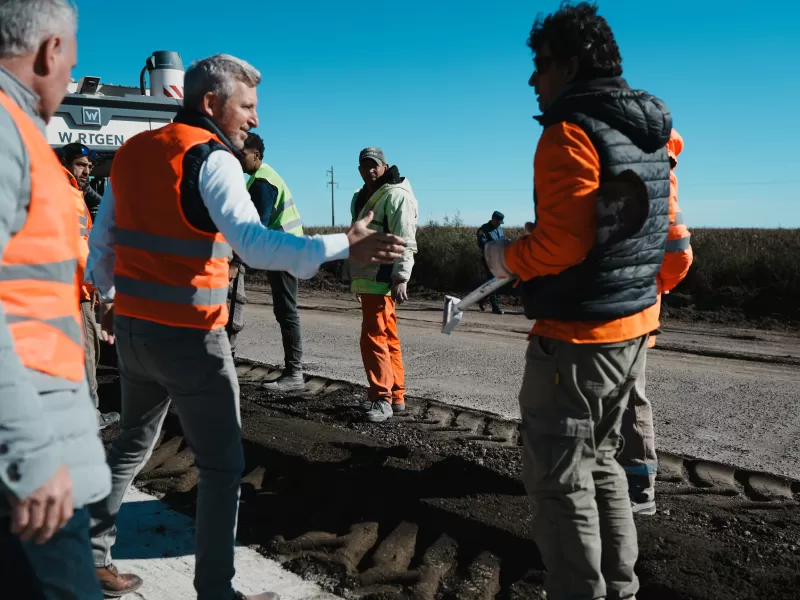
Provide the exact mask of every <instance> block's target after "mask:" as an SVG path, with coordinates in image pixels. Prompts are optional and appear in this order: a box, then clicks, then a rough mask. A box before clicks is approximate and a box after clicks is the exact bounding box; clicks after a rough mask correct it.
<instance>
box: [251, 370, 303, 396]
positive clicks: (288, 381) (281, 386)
mask: <svg viewBox="0 0 800 600" xmlns="http://www.w3.org/2000/svg"><path fill="white" fill-rule="evenodd" d="M261 387H262V388H263V389H265V390H268V391H270V392H299V391H301V390H304V389H306V382H305V379H303V373H302V372H301V373H291V374H286V373H284V374H283V375H281V376H280V377H278V379H276V380H275V381H268V382H266V383H262V384H261Z"/></svg>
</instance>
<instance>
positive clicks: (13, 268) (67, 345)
mask: <svg viewBox="0 0 800 600" xmlns="http://www.w3.org/2000/svg"><path fill="white" fill-rule="evenodd" d="M0 106H3V108H5V109H6V110H7V111H8V113H9V115H11V118H12V119H13V120H14V123H15V124H16V126H17V130H18V131H19V134H20V137H21V138H22V143H23V144H24V145H25V148H26V150H27V152H28V156H29V159H30V178H31V196H30V204H29V206H28V216H27V218H26V219H25V224H24V225H23V226H22V228H21V229H20V230H19V231H18V232H17V233H15V234H13V235H12V237H11V239H10V241H9V242H8V245H7V246H6V249H5V252H4V253H3V257H2V261H0V303H2V304H3V309H4V310H5V313H6V323H8V327H9V330H10V331H11V336H12V338H13V339H14V350H15V352H16V353H17V355H18V356H19V358H20V360H21V361H22V364H23V365H25V366H26V367H27V368H29V369H33V370H35V371H40V372H42V373H45V374H47V375H53V376H55V377H62V378H64V379H67V380H69V381H81V380H83V379H84V377H85V376H86V373H85V371H84V359H83V333H82V330H81V320H80V317H79V308H78V303H77V302H75V297H76V296H77V295H78V284H77V277H76V275H75V273H76V269H77V260H78V226H77V223H76V222H75V212H74V211H75V207H74V205H73V204H72V196H71V192H70V189H69V185H68V184H67V182H66V181H64V175H63V173H62V172H61V164H60V163H59V162H58V159H57V158H56V155H55V153H54V152H53V150H52V149H51V148H50V146H49V145H48V144H47V140H46V139H45V138H44V136H43V135H42V133H41V131H40V130H39V128H38V127H37V126H36V124H35V123H34V122H33V120H31V118H30V117H29V116H28V115H27V114H25V111H23V110H22V109H21V108H20V107H19V106H17V104H16V103H15V102H14V101H12V100H11V99H10V98H9V97H8V96H7V95H6V94H5V93H3V92H2V91H0Z"/></svg>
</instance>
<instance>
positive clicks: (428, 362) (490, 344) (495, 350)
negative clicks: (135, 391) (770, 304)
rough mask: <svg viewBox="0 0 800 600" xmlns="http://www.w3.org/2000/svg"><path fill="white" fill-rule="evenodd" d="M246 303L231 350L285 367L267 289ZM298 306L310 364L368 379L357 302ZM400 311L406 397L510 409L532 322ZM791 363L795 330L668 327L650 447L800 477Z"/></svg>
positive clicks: (654, 378)
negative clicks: (451, 323) (453, 319)
mask: <svg viewBox="0 0 800 600" xmlns="http://www.w3.org/2000/svg"><path fill="white" fill-rule="evenodd" d="M248 301H249V302H250V304H248V306H247V310H246V325H245V330H244V331H243V332H242V333H241V334H240V336H239V342H238V349H237V354H238V355H240V356H242V357H245V358H249V359H252V360H257V361H263V362H266V363H270V364H280V363H282V361H283V350H282V346H281V341H280V340H281V338H280V331H279V329H278V326H277V323H276V322H275V319H274V317H273V315H272V306H271V304H270V303H271V300H270V297H269V294H268V293H263V292H252V291H248ZM300 304H301V323H302V327H303V343H304V351H305V356H304V363H305V364H306V370H307V372H308V373H310V374H314V375H320V376H323V377H330V378H335V379H342V380H347V381H351V382H355V383H359V384H365V383H366V377H365V375H364V371H363V367H362V363H361V356H360V353H359V334H360V319H361V314H360V308H359V305H358V303H357V302H356V301H355V299H351V298H339V299H335V298H321V297H319V296H314V297H308V298H302V299H301V302H300ZM398 317H399V322H400V323H399V330H400V337H401V340H402V343H403V350H404V363H405V367H406V385H407V386H408V389H409V395H411V396H419V397H425V398H432V399H436V400H440V401H444V402H448V403H451V404H453V405H458V406H464V407H469V408H475V409H480V410H484V411H490V412H493V413H496V414H499V415H501V416H504V417H507V418H517V417H518V416H519V415H518V410H517V393H518V391H519V386H520V382H521V378H522V369H523V363H524V352H525V346H526V339H525V334H526V333H527V331H528V330H529V328H530V322H529V321H528V320H527V319H525V317H524V316H523V315H521V314H506V315H503V316H499V315H491V314H483V313H479V312H477V311H469V312H468V313H467V314H466V315H465V316H464V319H463V321H462V323H461V325H459V327H458V328H457V329H456V331H455V332H454V333H453V334H452V335H451V336H446V335H444V334H442V333H441V332H440V328H441V309H440V308H439V307H437V306H436V305H433V304H424V303H411V304H409V305H407V306H406V307H404V308H402V309H401V310H400V311H399V313H398ZM720 356H726V357H727V358H720ZM737 357H738V358H737ZM798 365H800V338H798V337H797V336H789V335H780V334H774V333H765V332H761V331H752V330H736V329H724V328H708V327H706V328H699V327H696V326H692V325H686V324H681V325H679V326H676V327H666V331H665V334H664V335H662V336H660V337H659V345H658V346H656V348H655V349H654V350H651V351H650V352H649V354H648V370H647V375H648V383H647V385H648V395H649V397H650V399H651V401H652V402H653V405H654V413H655V426H656V435H657V445H658V447H660V448H662V449H664V450H668V451H671V452H676V453H680V454H684V455H687V456H691V457H695V458H705V459H709V460H715V461H720V462H724V463H728V464H732V465H735V466H737V467H740V468H745V469H754V470H760V471H767V472H771V473H775V474H782V475H787V476H790V477H793V478H797V479H800V440H799V439H798V438H799V437H800V436H799V434H800V385H798V384H800V366H798Z"/></svg>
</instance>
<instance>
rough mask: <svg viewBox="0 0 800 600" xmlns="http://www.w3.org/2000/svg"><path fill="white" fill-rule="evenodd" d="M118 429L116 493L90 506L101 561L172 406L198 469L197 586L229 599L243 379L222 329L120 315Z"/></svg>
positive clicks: (107, 560)
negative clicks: (124, 502)
mask: <svg viewBox="0 0 800 600" xmlns="http://www.w3.org/2000/svg"><path fill="white" fill-rule="evenodd" d="M114 329H115V334H116V346H117V357H118V363H119V372H120V384H121V388H122V414H121V419H120V424H121V429H122V431H121V433H120V435H119V437H118V438H117V439H116V440H115V441H114V443H113V444H112V446H111V449H110V451H109V453H108V463H109V466H110V467H111V484H112V489H111V494H110V495H109V496H108V497H107V498H106V499H105V500H103V501H101V502H98V503H96V504H94V505H92V507H91V516H92V524H91V534H92V549H93V553H94V561H95V565H96V566H98V567H102V566H108V565H109V564H111V547H112V546H113V545H114V542H115V540H116V526H115V523H116V518H117V514H118V513H119V509H120V504H121V503H122V499H123V496H124V495H125V492H126V490H127V489H128V487H129V486H130V484H131V482H132V481H133V478H134V477H135V476H136V474H137V473H138V472H139V471H140V470H141V468H142V467H143V466H144V464H145V463H146V462H147V460H148V458H149V457H150V454H151V453H152V451H153V446H154V445H155V441H156V439H157V436H158V432H159V431H160V429H161V425H162V423H163V422H164V417H165V416H166V414H167V409H168V408H169V405H170V400H171V401H173V402H175V407H176V408H177V411H178V417H179V419H180V422H181V426H182V428H183V433H184V436H185V439H186V442H187V443H188V445H189V447H190V448H191V449H192V451H193V452H194V455H195V463H196V465H197V468H198V471H199V476H200V479H199V484H198V486H197V512H196V532H195V544H196V566H195V579H194V586H195V589H196V590H197V597H198V599H199V600H231V599H232V598H233V596H234V591H233V587H232V586H231V580H232V579H233V575H234V566H233V545H234V538H235V532H236V518H237V511H238V508H239V485H240V482H241V477H242V471H243V470H244V452H243V450H242V433H241V419H240V416H239V382H238V380H237V378H236V369H235V367H234V364H233V357H232V356H231V348H230V344H229V343H228V338H227V335H226V333H225V330H224V329H218V330H215V331H202V330H199V329H189V328H181V327H170V326H167V325H160V324H158V323H152V322H149V321H144V320H139V319H131V318H128V317H122V316H117V317H116V319H115V320H114Z"/></svg>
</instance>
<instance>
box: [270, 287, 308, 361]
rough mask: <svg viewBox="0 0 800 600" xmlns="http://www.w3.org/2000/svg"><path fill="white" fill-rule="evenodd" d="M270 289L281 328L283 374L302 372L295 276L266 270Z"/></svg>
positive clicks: (301, 342)
mask: <svg viewBox="0 0 800 600" xmlns="http://www.w3.org/2000/svg"><path fill="white" fill-rule="evenodd" d="M267 280H268V281H269V287H270V289H271V290H272V312H273V313H274V314H275V320H276V321H277V322H278V325H279V326H280V328H281V339H282V340H283V363H284V366H285V368H284V374H285V375H293V374H296V373H302V372H303V340H302V337H301V335H300V315H299V314H298V313H297V290H298V282H297V278H296V277H295V276H294V275H291V274H290V273H287V272H285V271H267Z"/></svg>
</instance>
